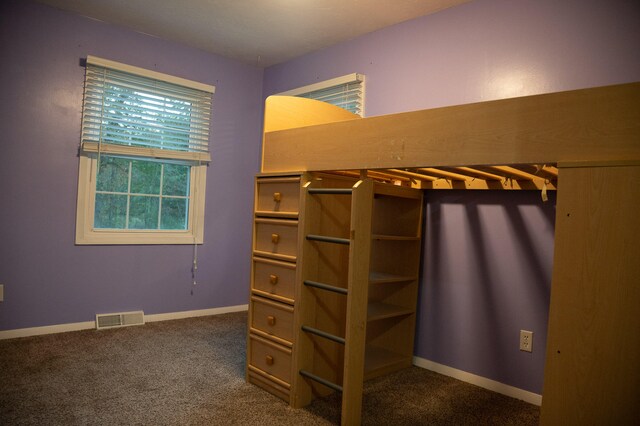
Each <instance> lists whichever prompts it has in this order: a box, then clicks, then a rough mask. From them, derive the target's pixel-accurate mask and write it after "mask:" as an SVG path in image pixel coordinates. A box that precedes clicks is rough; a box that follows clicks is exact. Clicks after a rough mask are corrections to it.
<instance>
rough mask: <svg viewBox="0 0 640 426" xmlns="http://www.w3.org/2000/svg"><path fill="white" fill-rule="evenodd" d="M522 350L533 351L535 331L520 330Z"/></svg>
mask: <svg viewBox="0 0 640 426" xmlns="http://www.w3.org/2000/svg"><path fill="white" fill-rule="evenodd" d="M520 350H521V351H526V352H532V351H533V331H527V330H520Z"/></svg>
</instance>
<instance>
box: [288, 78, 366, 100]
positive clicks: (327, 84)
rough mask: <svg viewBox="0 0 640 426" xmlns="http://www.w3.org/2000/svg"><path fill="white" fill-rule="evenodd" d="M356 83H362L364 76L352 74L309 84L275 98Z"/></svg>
mask: <svg viewBox="0 0 640 426" xmlns="http://www.w3.org/2000/svg"><path fill="white" fill-rule="evenodd" d="M356 81H359V82H363V81H364V74H358V73H355V72H354V73H352V74H347V75H343V76H341V77H336V78H332V79H331V80H325V81H320V82H318V83H313V84H309V85H307V86H303V87H298V88H296V89H291V90H287V91H286V92H281V93H276V95H277V96H297V95H300V94H302V93H309V92H315V91H316V90H321V89H326V88H328V87H333V86H338V85H340V84H347V83H354V82H356Z"/></svg>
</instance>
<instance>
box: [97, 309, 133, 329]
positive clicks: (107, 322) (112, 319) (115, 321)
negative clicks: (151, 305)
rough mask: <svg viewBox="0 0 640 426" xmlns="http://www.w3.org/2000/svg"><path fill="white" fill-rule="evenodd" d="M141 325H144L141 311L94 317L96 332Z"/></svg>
mask: <svg viewBox="0 0 640 426" xmlns="http://www.w3.org/2000/svg"><path fill="white" fill-rule="evenodd" d="M142 324H144V312H142V311H135V312H120V313H117V314H98V315H96V328H97V329H98V330H101V329H103V328H114V327H126V326H129V325H142Z"/></svg>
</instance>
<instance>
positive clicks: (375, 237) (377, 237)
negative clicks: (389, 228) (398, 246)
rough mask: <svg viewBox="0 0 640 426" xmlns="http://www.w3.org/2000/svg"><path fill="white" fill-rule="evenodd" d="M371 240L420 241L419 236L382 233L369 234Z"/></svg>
mask: <svg viewBox="0 0 640 426" xmlns="http://www.w3.org/2000/svg"><path fill="white" fill-rule="evenodd" d="M371 239H372V240H379V241H420V237H403V236H399V235H382V234H373V235H371Z"/></svg>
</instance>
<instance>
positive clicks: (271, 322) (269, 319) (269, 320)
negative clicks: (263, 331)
mask: <svg viewBox="0 0 640 426" xmlns="http://www.w3.org/2000/svg"><path fill="white" fill-rule="evenodd" d="M267 324H269V325H271V326H273V325H276V317H274V316H273V315H269V316H268V317H267Z"/></svg>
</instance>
